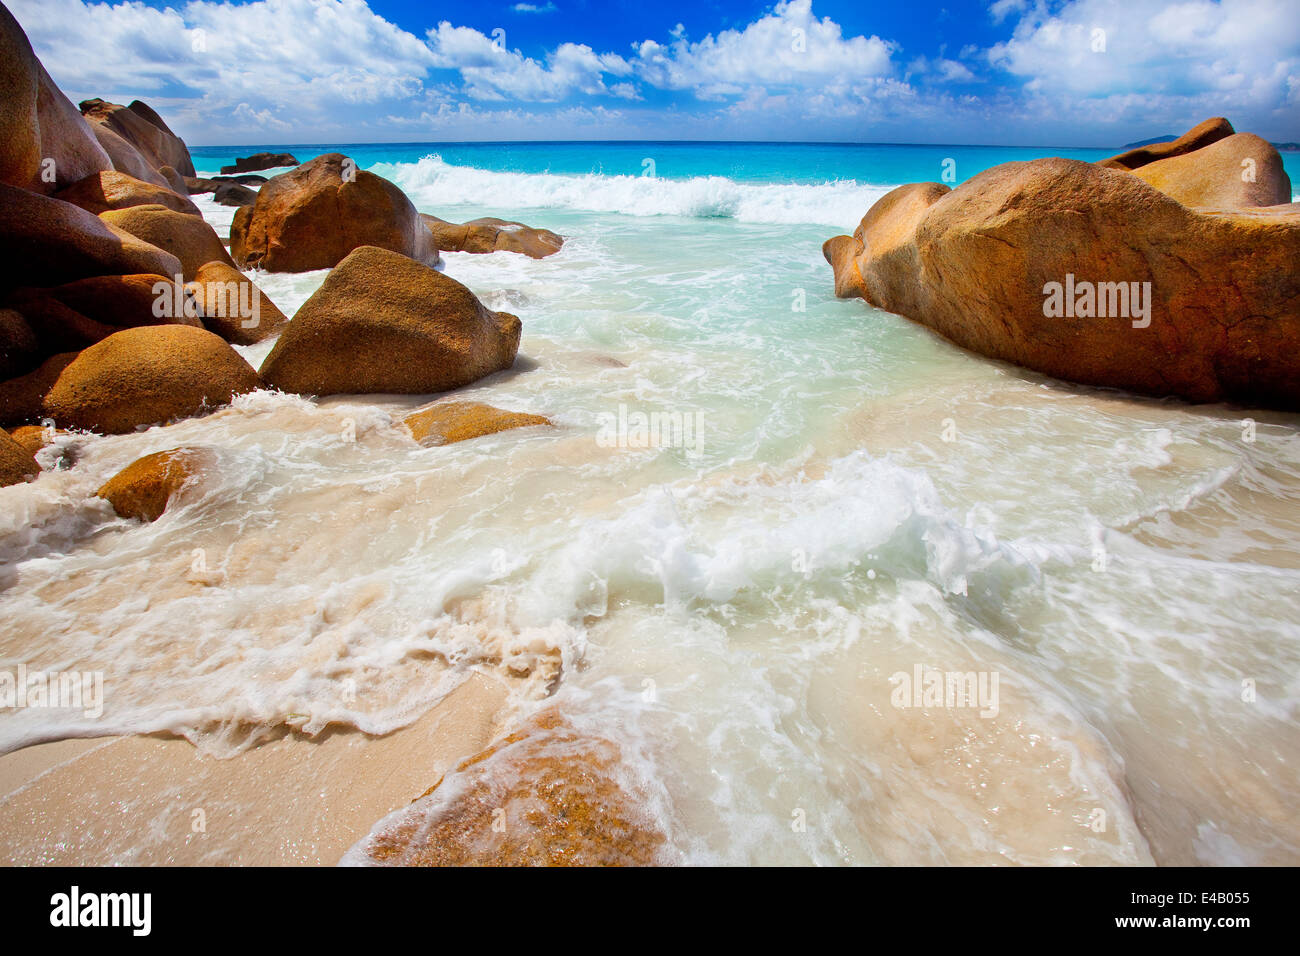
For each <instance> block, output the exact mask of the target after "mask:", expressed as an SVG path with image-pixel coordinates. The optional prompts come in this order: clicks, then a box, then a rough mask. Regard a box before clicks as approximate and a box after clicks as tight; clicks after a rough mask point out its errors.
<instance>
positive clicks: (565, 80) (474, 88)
mask: <svg viewBox="0 0 1300 956" xmlns="http://www.w3.org/2000/svg"><path fill="white" fill-rule="evenodd" d="M493 34H494V35H493V36H492V37H488V36H486V35H484V34H483V33H480V32H479V31H478V30H475V29H473V28H472V27H458V26H453V25H452V24H451V23H449V22H447V21H446V20H444V21H443V22H441V23H439V24H438V25H437V26H436V27H434V28H432V29H430V30H429V33H428V40H429V48H430V50H431V51H432V52H433V57H434V60H433V64H434V66H437V67H440V68H442V69H454V70H458V71H459V72H460V75H461V76H462V77H463V78H464V81H465V92H466V93H467V94H468V95H469V96H470V97H472V98H474V99H479V100H507V99H515V100H522V101H525V102H534V103H537V102H555V101H557V100H562V99H564V98H565V97H568V96H570V95H572V94H574V93H582V94H586V95H589V96H600V95H611V90H610V89H609V88H607V87H606V86H605V81H604V77H605V75H606V74H610V75H613V76H617V77H625V76H628V75H629V74H630V73H631V71H632V68H631V66H630V65H629V64H628V62H627V60H625V59H623V57H621V56H619V55H617V54H615V53H596V52H595V51H594V50H592V48H591V47H589V46H586V45H585V44H578V43H561V44H560V45H559V46H558V47H556V48H555V49H554V50H553V51H552V52H551V53H549V54H547V56H546V58H545V61H544V62H539V61H538V60H535V59H533V58H532V57H526V56H524V55H523V54H522V53H520V52H519V51H518V50H511V49H509V48H508V47H507V46H506V40H505V31H504V30H499V32H498V31H493ZM620 89H623V90H624V92H622V93H618V94H613V95H623V96H624V97H625V98H626V95H627V94H626V84H624V85H623V86H622V87H620ZM632 92H635V90H633V91H632Z"/></svg>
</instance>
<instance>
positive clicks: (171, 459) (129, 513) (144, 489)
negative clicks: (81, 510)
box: [95, 447, 216, 521]
mask: <svg viewBox="0 0 1300 956" xmlns="http://www.w3.org/2000/svg"><path fill="white" fill-rule="evenodd" d="M215 460H216V456H215V455H214V454H213V453H212V452H211V451H209V450H208V449H206V448H189V447H182V448H173V449H171V450H170V451H160V452H156V453H154V454H152V455H145V456H144V457H143V458H138V459H136V460H135V461H133V462H131V464H129V465H127V466H126V467H125V468H123V469H122V470H121V471H119V472H118V473H117V474H116V475H114V476H113V477H112V478H110V479H109V480H108V481H107V482H105V483H104V485H103V486H102V487H101V488H100V489H99V490H98V491H96V492H95V494H96V495H97V496H98V497H100V498H104V499H105V500H107V501H108V502H109V503H110V504H112V506H113V510H114V511H116V512H117V513H118V515H119V516H120V517H123V518H138V519H140V520H141V521H157V520H158V518H159V517H160V516H161V515H162V513H163V512H164V511H166V510H167V505H168V503H170V502H171V500H172V499H173V498H174V497H175V496H176V495H177V494H178V493H179V492H180V491H181V489H182V488H184V487H185V486H186V485H188V484H191V483H192V482H193V481H195V480H196V479H197V478H199V477H200V476H201V475H202V474H203V473H204V471H206V470H208V469H210V468H211V467H212V466H213V463H214V462H215Z"/></svg>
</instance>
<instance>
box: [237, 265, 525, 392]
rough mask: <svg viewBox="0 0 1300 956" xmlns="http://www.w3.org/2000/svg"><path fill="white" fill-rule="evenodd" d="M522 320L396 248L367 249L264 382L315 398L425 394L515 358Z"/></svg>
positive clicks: (288, 333) (312, 307)
mask: <svg viewBox="0 0 1300 956" xmlns="http://www.w3.org/2000/svg"><path fill="white" fill-rule="evenodd" d="M519 335H520V322H519V319H518V318H516V317H515V316H513V315H511V314H509V313H507V312H492V311H491V310H489V309H487V308H484V306H483V305H482V303H480V302H479V300H478V299H477V298H475V296H474V293H472V292H470V291H469V289H467V288H465V286H463V285H461V284H460V283H459V282H457V281H456V280H455V279H452V278H450V277H448V276H445V275H443V274H442V273H441V272H437V271H436V270H434V269H431V268H429V267H428V266H426V265H423V264H421V263H419V262H416V261H415V260H413V259H409V258H407V257H406V256H404V255H401V254H400V253H397V252H391V251H389V250H387V249H380V248H377V247H375V246H363V247H362V248H360V249H357V250H355V251H354V252H353V253H352V254H351V255H349V256H348V257H347V258H346V259H344V260H343V261H342V262H341V263H339V265H338V266H337V267H336V268H335V269H334V270H333V271H332V272H330V274H329V275H328V276H326V278H325V282H324V283H323V284H322V285H321V287H320V288H319V289H318V290H316V292H315V294H313V295H312V297H311V298H310V299H308V300H307V301H306V302H305V303H303V305H302V308H300V309H299V310H298V312H297V313H296V314H295V315H294V317H293V321H291V322H290V323H289V324H288V326H286V327H285V330H284V333H283V334H282V335H281V336H280V340H279V341H278V342H276V344H275V348H273V349H272V350H271V354H270V355H268V356H267V357H266V361H265V362H264V363H263V365H262V376H263V378H264V379H265V381H266V383H267V384H268V385H272V386H274V387H276V388H279V389H282V390H283V391H286V392H298V393H301V394H311V395H331V394H336V393H374V392H379V393H384V392H398V393H406V394H411V393H417V394H422V393H429V392H441V391H445V390H447V389H450V388H458V387H459V386H461V385H468V384H469V383H470V382H473V381H475V380H476V379H479V378H482V377H483V376H484V375H488V374H491V373H492V372H497V371H500V370H501V369H506V368H509V367H510V366H511V365H512V364H514V360H515V353H516V352H518V350H519Z"/></svg>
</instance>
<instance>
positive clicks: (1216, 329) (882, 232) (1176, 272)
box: [823, 153, 1300, 409]
mask: <svg viewBox="0 0 1300 956" xmlns="http://www.w3.org/2000/svg"><path fill="white" fill-rule="evenodd" d="M1196 155H1197V154H1196V153H1191V154H1189V155H1188V156H1186V157H1184V158H1185V159H1186V160H1189V161H1191V160H1193V159H1194V158H1195V156H1196ZM1166 162H1169V161H1168V160H1167V161H1166ZM1180 162H1181V160H1180ZM1155 165H1158V164H1155ZM1147 168H1150V167H1147ZM823 251H824V253H825V255H826V258H827V260H828V261H829V262H830V263H831V266H832V268H833V269H834V271H835V288H836V293H837V294H838V295H840V296H844V297H848V296H861V297H862V298H864V299H866V300H867V301H868V302H870V303H872V304H873V305H876V306H879V307H880V308H882V309H886V310H888V311H890V312H896V313H898V314H900V315H904V316H907V317H908V318H911V319H913V320H915V321H917V322H920V323H921V324H923V325H926V326H928V327H929V328H931V329H933V330H935V331H936V332H938V333H940V334H941V335H943V336H944V337H946V338H948V339H950V340H951V341H953V342H955V343H956V344H958V345H960V346H962V347H964V348H968V349H971V350H972V351H975V352H979V353H980V354H982V355H987V356H989V357H992V358H997V359H1003V360H1005V361H1009V362H1014V363H1016V364H1018V365H1023V366H1025V367H1027V368H1031V369H1035V370H1037V371H1040V372H1044V373H1046V374H1049V375H1053V376H1056V377H1057V378H1062V379H1066V380H1069V381H1074V382H1081V383H1084V384H1088V385H1099V386H1112V387H1119V388H1124V389H1128V390H1131V391H1135V392H1141V393H1144V394H1149V395H1171V396H1178V397H1181V398H1185V399H1188V400H1191V401H1223V400H1234V401H1239V402H1243V403H1248V404H1254V405H1264V406H1270V407H1278V408H1286V409H1295V408H1300V308H1298V303H1300V270H1297V268H1296V263H1297V262H1300V215H1297V214H1296V213H1295V212H1294V211H1293V210H1291V209H1290V208H1289V207H1276V208H1273V209H1267V208H1264V209H1258V208H1251V209H1241V210H1230V211H1216V212H1213V213H1211V212H1208V211H1199V210H1194V209H1191V208H1188V207H1187V206H1184V205H1182V204H1181V203H1179V202H1177V201H1175V200H1174V199H1171V198H1170V197H1169V196H1167V195H1164V194H1163V193H1161V192H1158V191H1157V190H1155V189H1154V188H1152V187H1151V186H1149V185H1148V184H1147V183H1145V182H1143V181H1142V179H1140V178H1139V176H1138V175H1135V174H1134V173H1130V172H1127V171H1125V170H1118V169H1105V168H1100V167H1098V166H1095V165H1092V164H1088V163H1081V162H1077V161H1074V160H1068V159H1042V160H1035V161H1033V162H1028V163H1006V164H1004V165H1002V166H997V167H994V168H993V169H989V170H986V171H985V172H983V173H980V174H979V175H978V176H975V177H973V178H972V179H970V180H968V181H967V182H965V183H963V184H962V185H960V186H958V187H957V188H956V189H954V190H952V191H951V192H948V191H946V190H945V189H944V188H943V187H941V186H938V185H937V184H911V185H909V186H903V187H900V188H899V189H896V190H894V191H893V192H891V193H889V194H888V195H886V196H885V197H883V198H882V199H881V200H880V201H879V202H878V203H877V204H876V205H875V206H874V207H872V209H871V211H870V212H869V213H868V214H867V216H866V217H865V218H864V219H863V222H862V225H861V226H860V227H859V229H858V231H857V233H855V235H854V236H852V237H849V236H839V237H836V238H834V239H831V240H829V241H828V242H827V243H826V245H825V247H824V250H823ZM1062 299H1068V300H1069V301H1068V303H1067V302H1063V301H1061V300H1062Z"/></svg>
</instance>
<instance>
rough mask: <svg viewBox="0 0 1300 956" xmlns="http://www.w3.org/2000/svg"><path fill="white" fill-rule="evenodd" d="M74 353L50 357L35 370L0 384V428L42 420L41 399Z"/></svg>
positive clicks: (43, 400) (71, 359)
mask: <svg viewBox="0 0 1300 956" xmlns="http://www.w3.org/2000/svg"><path fill="white" fill-rule="evenodd" d="M77 355H78V353H77V352H61V353H59V354H58V355H51V356H50V357H49V358H47V359H46V360H45V361H44V362H42V363H41V364H40V366H39V367H38V368H36V369H35V370H33V371H31V372H28V373H27V374H26V375H20V376H19V377H18V378H11V379H9V380H8V381H7V382H0V425H22V424H26V423H27V422H34V421H38V420H40V419H41V418H43V417H45V396H46V395H48V394H49V393H50V389H52V388H53V387H54V383H55V382H57V381H58V380H59V376H60V375H62V374H63V370H64V369H65V368H67V367H68V366H69V365H71V364H72V363H73V362H74V361H75V360H76V358H77Z"/></svg>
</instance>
